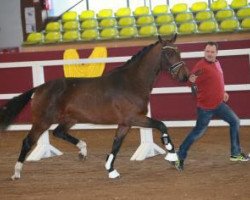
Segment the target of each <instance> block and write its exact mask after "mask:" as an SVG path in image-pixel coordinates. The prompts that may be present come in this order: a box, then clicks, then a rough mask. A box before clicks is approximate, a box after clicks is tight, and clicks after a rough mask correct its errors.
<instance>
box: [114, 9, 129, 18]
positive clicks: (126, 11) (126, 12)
mask: <svg viewBox="0 0 250 200" xmlns="http://www.w3.org/2000/svg"><path fill="white" fill-rule="evenodd" d="M129 16H131V9H130V8H129V7H124V8H119V9H118V10H117V11H116V12H115V17H116V18H121V17H129Z"/></svg>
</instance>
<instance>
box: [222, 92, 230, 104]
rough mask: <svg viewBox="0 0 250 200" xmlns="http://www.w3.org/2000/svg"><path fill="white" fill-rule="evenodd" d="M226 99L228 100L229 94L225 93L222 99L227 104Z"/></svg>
mask: <svg viewBox="0 0 250 200" xmlns="http://www.w3.org/2000/svg"><path fill="white" fill-rule="evenodd" d="M228 99H229V94H228V93H227V92H225V93H224V98H223V100H224V102H227V101H228Z"/></svg>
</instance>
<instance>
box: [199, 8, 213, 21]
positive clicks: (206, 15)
mask: <svg viewBox="0 0 250 200" xmlns="http://www.w3.org/2000/svg"><path fill="white" fill-rule="evenodd" d="M213 18H214V13H213V12H212V11H210V10H206V11H200V12H198V13H196V15H195V20H196V21H197V22H202V21H205V20H209V19H213Z"/></svg>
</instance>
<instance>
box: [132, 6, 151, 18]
mask: <svg viewBox="0 0 250 200" xmlns="http://www.w3.org/2000/svg"><path fill="white" fill-rule="evenodd" d="M149 14H150V10H149V7H147V6H139V7H136V8H135V10H134V12H133V15H134V16H135V17H141V16H144V15H149Z"/></svg>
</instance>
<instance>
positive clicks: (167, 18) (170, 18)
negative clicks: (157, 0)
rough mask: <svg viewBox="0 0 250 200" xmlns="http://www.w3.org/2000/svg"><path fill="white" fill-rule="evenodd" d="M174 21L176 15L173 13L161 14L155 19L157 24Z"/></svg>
mask: <svg viewBox="0 0 250 200" xmlns="http://www.w3.org/2000/svg"><path fill="white" fill-rule="evenodd" d="M173 21H174V17H173V15H172V14H165V15H159V16H157V17H156V19H155V23H156V24H157V25H162V24H167V23H171V22H173Z"/></svg>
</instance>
